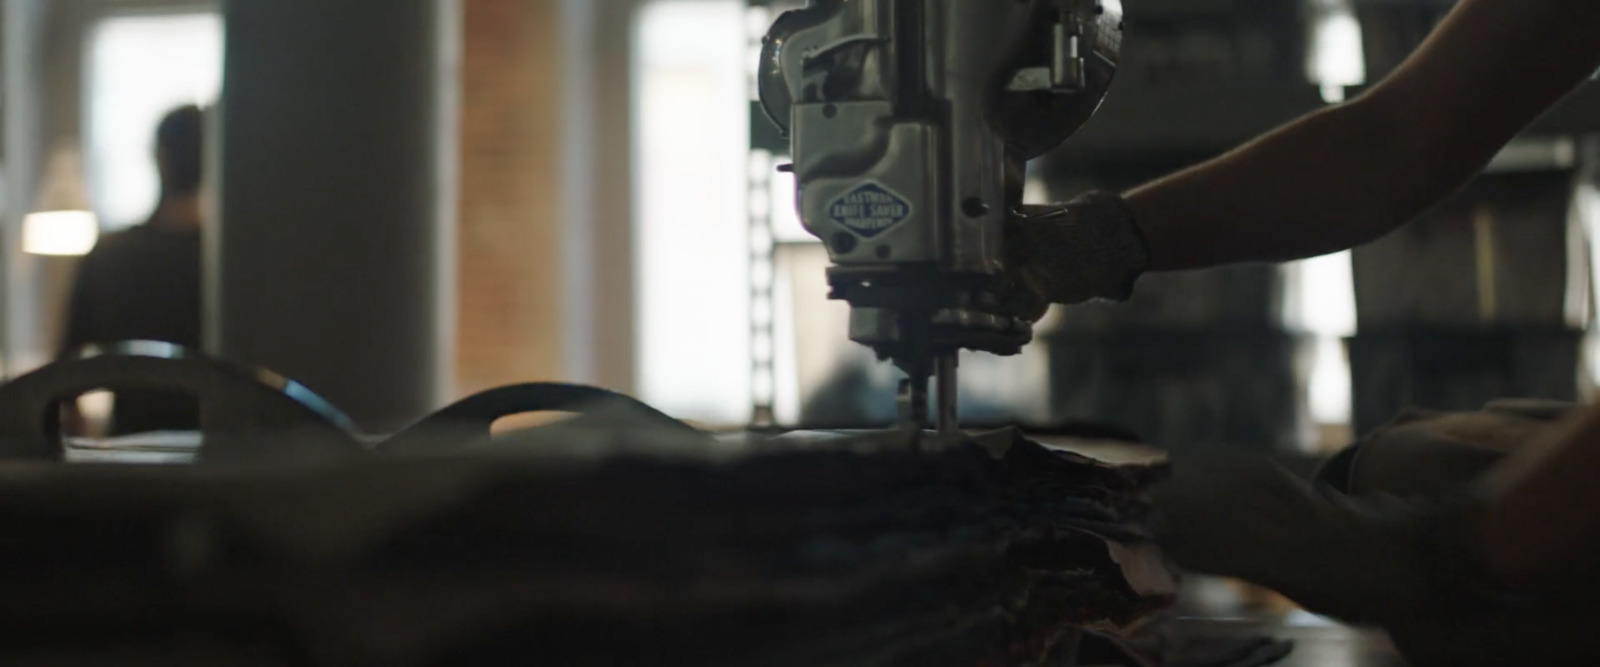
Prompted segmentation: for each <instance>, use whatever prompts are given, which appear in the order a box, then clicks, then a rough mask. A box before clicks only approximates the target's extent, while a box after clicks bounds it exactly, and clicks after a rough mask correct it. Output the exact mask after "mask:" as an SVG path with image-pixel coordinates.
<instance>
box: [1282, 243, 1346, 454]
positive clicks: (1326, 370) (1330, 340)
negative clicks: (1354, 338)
mask: <svg viewBox="0 0 1600 667" xmlns="http://www.w3.org/2000/svg"><path fill="white" fill-rule="evenodd" d="M1290 270H1291V271H1292V272H1293V275H1294V276H1295V280H1292V281H1291V282H1290V284H1291V285H1293V286H1294V287H1293V291H1292V295H1291V299H1292V301H1291V304H1292V305H1291V306H1290V312H1291V317H1292V324H1293V325H1294V327H1295V328H1296V329H1298V330H1301V331H1304V332H1306V333H1309V334H1311V335H1312V336H1313V337H1314V338H1315V340H1316V343H1315V344H1316V350H1315V356H1314V357H1313V360H1314V361H1313V365H1312V367H1311V387H1310V397H1309V398H1310V409H1311V418H1312V419H1313V420H1314V421H1315V422H1316V423H1317V424H1321V425H1334V426H1347V425H1349V424H1350V420H1351V411H1352V408H1351V405H1352V395H1351V387H1350V361H1349V358H1348V356H1347V355H1346V354H1345V349H1344V343H1343V341H1342V339H1343V338H1344V337H1346V336H1351V335H1354V334H1355V333H1356V297H1355V283H1354V277H1353V276H1354V273H1353V268H1352V264H1351V254H1350V253H1349V252H1341V253H1338V254H1334V255H1327V256H1325V257H1318V258H1316V259H1309V260H1306V261H1304V262H1299V263H1298V264H1296V265H1294V267H1292V268H1291V269H1290Z"/></svg>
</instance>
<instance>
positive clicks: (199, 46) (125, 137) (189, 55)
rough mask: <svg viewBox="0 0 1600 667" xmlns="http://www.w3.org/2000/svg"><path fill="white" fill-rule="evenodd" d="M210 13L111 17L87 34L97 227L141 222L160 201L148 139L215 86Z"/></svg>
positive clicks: (215, 26)
mask: <svg viewBox="0 0 1600 667" xmlns="http://www.w3.org/2000/svg"><path fill="white" fill-rule="evenodd" d="M222 41H223V37H222V18H221V17H220V16H219V15H217V14H216V13H181V14H176V13H175V14H141V15H125V16H112V17H110V18H107V19H105V20H103V21H102V22H100V24H99V25H97V26H95V28H94V29H93V31H92V32H91V33H90V35H89V53H88V67H87V70H88V90H87V94H86V95H85V100H86V108H85V116H86V121H87V140H88V141H87V145H86V149H87V158H88V159H87V171H88V174H87V177H88V181H89V192H90V198H91V200H92V204H93V206H94V209H95V213H96V214H98V216H99V218H100V221H101V226H102V227H104V228H106V229H108V230H115V229H119V228H123V227H128V226H131V225H135V224H138V223H141V222H143V221H144V219H145V218H146V217H147V216H149V215H150V211H151V209H152V208H154V207H155V204H156V199H157V198H158V196H159V184H160V177H159V175H158V173H157V171H156V165H155V158H154V155H155V153H154V151H155V144H154V136H155V129H156V126H157V124H159V123H160V121H161V118H162V116H164V115H166V113H167V112H168V111H171V110H172V109H174V108H176V107H179V106H182V105H185V104H199V105H202V106H207V105H210V104H212V103H214V102H215V101H216V99H217V94H218V92H219V91H220V90H221V88H222V56H223V53H222Z"/></svg>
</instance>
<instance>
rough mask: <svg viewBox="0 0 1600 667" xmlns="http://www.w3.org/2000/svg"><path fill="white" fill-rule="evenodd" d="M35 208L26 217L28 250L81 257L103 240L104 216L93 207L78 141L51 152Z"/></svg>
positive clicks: (24, 236)
mask: <svg viewBox="0 0 1600 667" xmlns="http://www.w3.org/2000/svg"><path fill="white" fill-rule="evenodd" d="M34 211H35V212H34V213H30V214H28V215H27V216H25V217H23V219H22V251H23V252H25V253H28V254H30V255H45V256H53V257H79V256H83V255H87V254H89V251H90V250H93V249H94V246H95V243H97V242H98V241H99V240H100V220H99V218H97V217H96V216H95V214H94V212H93V211H91V210H89V204H88V197H87V196H85V194H84V188H83V169H82V166H81V160H80V158H79V151H78V146H77V144H76V143H75V142H65V143H64V144H63V145H61V146H59V147H57V148H56V149H55V150H54V151H52V152H51V154H50V161H49V162H48V163H47V164H46V165H45V172H44V179H43V181H42V183H41V187H40V195H39V200H38V205H37V206H36V207H35V209H34Z"/></svg>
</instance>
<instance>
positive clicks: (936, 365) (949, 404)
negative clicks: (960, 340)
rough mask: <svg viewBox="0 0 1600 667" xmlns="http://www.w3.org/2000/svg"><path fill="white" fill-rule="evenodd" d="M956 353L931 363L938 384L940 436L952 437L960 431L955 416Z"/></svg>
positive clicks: (943, 356) (940, 356) (940, 357)
mask: <svg viewBox="0 0 1600 667" xmlns="http://www.w3.org/2000/svg"><path fill="white" fill-rule="evenodd" d="M958 361H959V358H958V357H957V356H956V353H954V352H951V353H949V354H941V355H939V357H938V358H937V359H935V360H934V362H933V372H934V377H935V381H936V382H938V384H939V407H938V419H939V421H938V428H939V433H940V434H942V435H952V434H954V433H956V432H958V431H960V430H961V423H960V421H959V419H958V417H957V416H956V368H957V365H958Z"/></svg>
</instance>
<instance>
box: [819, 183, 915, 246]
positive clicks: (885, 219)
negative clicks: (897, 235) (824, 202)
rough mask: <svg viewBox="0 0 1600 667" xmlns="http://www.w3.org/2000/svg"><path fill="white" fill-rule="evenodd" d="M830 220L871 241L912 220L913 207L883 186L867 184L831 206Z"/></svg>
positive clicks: (836, 200)
mask: <svg viewBox="0 0 1600 667" xmlns="http://www.w3.org/2000/svg"><path fill="white" fill-rule="evenodd" d="M828 217H830V218H832V219H833V221H834V222H836V223H839V224H841V225H844V226H845V227H848V228H850V229H851V230H852V231H854V232H855V233H857V234H860V235H862V236H864V237H867V238H869V239H870V238H872V237H874V236H877V235H879V234H882V233H884V232H887V231H889V230H890V229H893V228H894V227H895V226H896V225H899V224H900V223H902V222H905V221H906V219H907V218H910V217H911V204H908V203H906V200H905V199H904V198H902V197H901V196H900V195H897V194H895V193H894V192H893V191H891V190H889V189H888V188H885V187H883V186H882V185H878V184H877V183H867V184H865V185H862V186H860V187H858V188H856V189H854V190H851V191H849V192H846V193H845V194H844V195H842V196H840V197H839V198H838V199H835V200H833V203H831V204H828Z"/></svg>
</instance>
